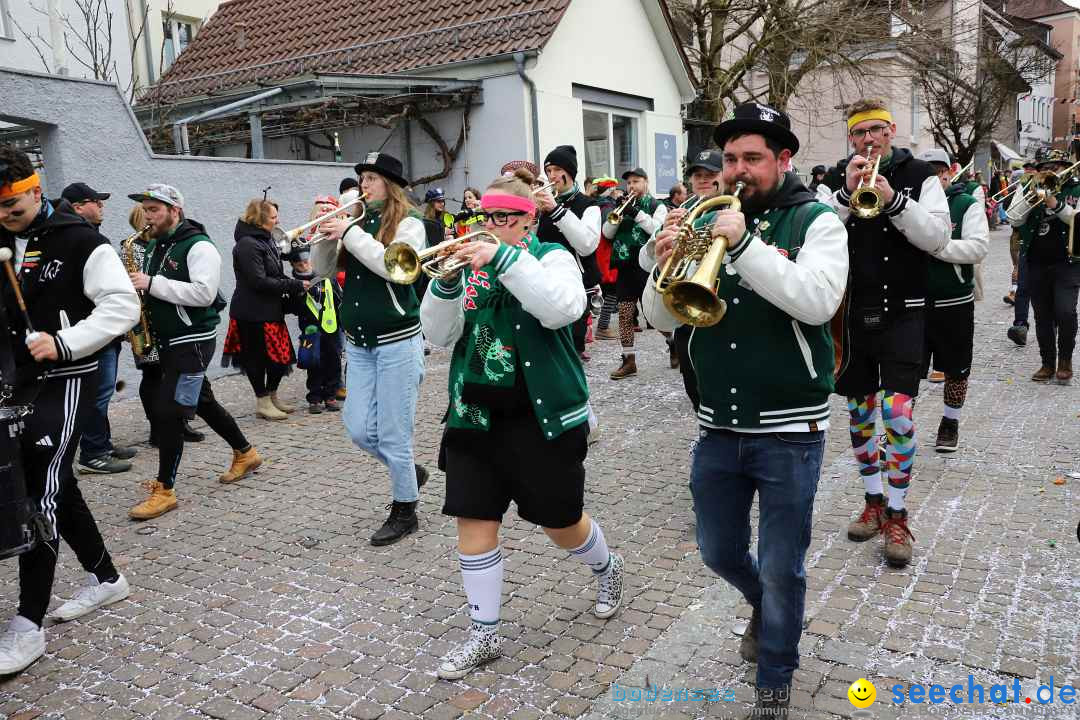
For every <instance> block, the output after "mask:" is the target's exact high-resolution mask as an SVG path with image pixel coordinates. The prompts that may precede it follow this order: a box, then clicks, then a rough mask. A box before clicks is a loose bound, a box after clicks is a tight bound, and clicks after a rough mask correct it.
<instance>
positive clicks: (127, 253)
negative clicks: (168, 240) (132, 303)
mask: <svg viewBox="0 0 1080 720" xmlns="http://www.w3.org/2000/svg"><path fill="white" fill-rule="evenodd" d="M151 227H152V226H151V225H147V226H146V227H144V228H143V229H142V230H139V231H138V232H136V233H132V234H131V235H130V236H128V237H127V238H125V239H124V241H123V242H121V243H120V258H121V259H122V260H123V261H124V269H125V270H127V271H128V272H129V273H135V272H142V268H141V267H139V264H138V263H137V262H135V241H136V240H138V239H139V238H140V237H143V236H144V235H146V233H148V232H149V231H150V228H151ZM128 340H130V341H131V350H132V352H134V353H135V357H138V358H142V357H143V355H145V354H147V353H148V352H150V350H151V349H153V347H154V336H153V335H151V334H150V322H149V321H148V320H147V319H146V306H145V305H144V304H143V301H142V293H140V294H139V322H138V323H136V324H135V327H133V328H131V330H129V331H128Z"/></svg>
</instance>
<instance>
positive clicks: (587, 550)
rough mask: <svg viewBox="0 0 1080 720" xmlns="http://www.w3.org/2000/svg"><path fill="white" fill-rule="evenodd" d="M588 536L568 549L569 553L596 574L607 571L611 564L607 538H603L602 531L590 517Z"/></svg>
mask: <svg viewBox="0 0 1080 720" xmlns="http://www.w3.org/2000/svg"><path fill="white" fill-rule="evenodd" d="M589 521H590V523H591V525H590V527H589V537H587V538H585V542H584V543H582V544H581V545H580V546H578V547H576V548H574V549H573V550H571V551H570V554H571V555H573V556H574V557H576V558H577V559H578V560H581V561H582V562H583V563H585V564H586V565H588V566H589V568H590V569H591V570H592V571H593V572H594V573H595V574H597V575H601V574H603V573H605V572H607V569H608V567H609V566H610V565H611V551H610V550H608V546H607V540H605V539H604V531H603V530H601V529H600V526H599V525H597V524H596V521H595V520H592V519H591V518H590V520H589Z"/></svg>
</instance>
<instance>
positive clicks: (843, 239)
mask: <svg viewBox="0 0 1080 720" xmlns="http://www.w3.org/2000/svg"><path fill="white" fill-rule="evenodd" d="M939 187H940V186H939ZM731 262H732V264H733V265H734V267H735V269H736V270H737V271H738V272H739V275H740V276H742V278H743V280H745V281H746V282H747V283H748V284H749V285H750V287H751V288H752V289H753V291H754V292H756V293H757V294H758V295H760V296H761V297H762V298H764V299H765V300H767V301H768V302H769V303H771V304H772V305H774V306H776V307H777V308H779V309H780V310H783V311H784V312H785V313H787V314H788V315H790V316H791V317H793V318H795V319H796V320H799V321H801V322H804V323H806V324H807V325H823V324H825V323H827V322H829V320H831V319H832V317H833V315H835V314H836V309H837V308H838V307H840V301H841V300H842V299H843V297H844V290H845V288H846V287H847V278H848V249H847V228H845V227H844V224H843V223H842V222H840V218H839V217H837V216H836V215H834V214H833V213H821V214H820V215H818V216H817V217H816V218H814V221H813V222H812V223H810V227H808V228H807V229H806V236H805V237H804V239H803V246H802V248H801V249H800V250H799V254H798V256H797V257H796V258H795V262H791V261H790V260H788V259H787V258H786V257H784V256H783V255H781V254H780V253H779V252H777V251H776V249H775V248H773V247H771V246H769V245H766V244H765V243H764V242H762V241H761V240H759V239H758V238H757V237H756V236H748V237H747V239H745V240H743V242H742V243H741V244H740V245H739V246H738V247H737V248H736V249H735V250H734V251H732V253H731ZM720 278H721V280H720V281H721V282H723V281H724V276H723V275H721V276H720Z"/></svg>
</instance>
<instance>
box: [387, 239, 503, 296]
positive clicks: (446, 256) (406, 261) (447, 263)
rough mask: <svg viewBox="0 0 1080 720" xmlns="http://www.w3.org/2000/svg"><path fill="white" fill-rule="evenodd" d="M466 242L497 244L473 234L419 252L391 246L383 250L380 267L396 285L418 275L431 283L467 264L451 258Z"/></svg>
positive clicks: (405, 246) (401, 244) (402, 245)
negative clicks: (428, 279) (384, 269)
mask: <svg viewBox="0 0 1080 720" xmlns="http://www.w3.org/2000/svg"><path fill="white" fill-rule="evenodd" d="M470 242H490V243H497V242H499V239H498V238H497V237H495V236H494V235H492V234H491V233H489V232H488V231H486V230H476V231H475V232H471V233H468V234H466V235H462V236H461V237H456V238H450V239H449V240H443V241H442V242H441V243H439V244H438V245H433V246H432V247H429V248H427V249H426V250H421V251H420V252H417V251H416V249H414V248H413V246H412V245H409V244H408V243H404V242H393V243H390V244H389V245H387V246H386V252H385V253H383V264H384V265H385V267H386V273H387V275H389V276H390V282H393V283H397V284H399V285H411V284H412V283H414V282H416V279H417V278H418V277H420V273H421V272H423V273H424V274H425V275H427V276H428V277H430V278H432V279H435V280H439V279H442V278H448V277H451V276H453V275H455V274H457V273H458V272H460V271H461V270H462V269H463V268H465V267H466V266H467V265H468V264H469V263H468V261H465V260H458V259H456V258H454V257H453V255H454V253H456V252H457V251H458V250H460V249H461V248H462V247H464V246H465V245H466V244H467V243H470Z"/></svg>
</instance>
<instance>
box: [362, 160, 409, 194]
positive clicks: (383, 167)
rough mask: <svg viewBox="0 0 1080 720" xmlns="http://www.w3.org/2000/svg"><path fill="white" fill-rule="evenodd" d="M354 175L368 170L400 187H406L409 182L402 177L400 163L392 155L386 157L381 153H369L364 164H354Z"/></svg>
mask: <svg viewBox="0 0 1080 720" xmlns="http://www.w3.org/2000/svg"><path fill="white" fill-rule="evenodd" d="M355 170H356V174H357V175H359V174H360V173H362V172H364V171H365V170H370V171H371V172H375V173H379V174H380V175H382V176H383V177H385V178H389V179H390V180H393V181H394V182H396V183H397V184H398V185H400V186H401V187H408V186H409V181H408V180H406V179H405V177H404V175H402V167H401V161H400V160H398V159H397V158H396V157H394V156H393V155H387V154H386V153H381V152H370V153H368V154H367V157H366V158H365V159H364V162H362V163H357V164H356V168H355Z"/></svg>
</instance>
